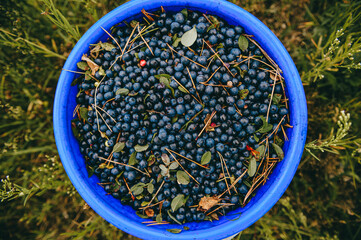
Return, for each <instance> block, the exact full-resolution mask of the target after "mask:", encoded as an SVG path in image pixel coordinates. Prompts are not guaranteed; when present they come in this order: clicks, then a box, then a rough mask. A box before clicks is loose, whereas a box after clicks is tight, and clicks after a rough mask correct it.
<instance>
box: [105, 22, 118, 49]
mask: <svg viewBox="0 0 361 240" xmlns="http://www.w3.org/2000/svg"><path fill="white" fill-rule="evenodd" d="M101 29H103V31H104V32H106V33H107V34H108V35H109V37H111V38H112V39H113V40H114V42H115V43H116V44H117V45H118V47H119V50H120V51H122V48H121V47H120V45H119V43H118V41H117V40H116V39H115V38H114V37H113V35H111V34H110V33H109V32H108V31H107V30H105V28H103V27H101Z"/></svg>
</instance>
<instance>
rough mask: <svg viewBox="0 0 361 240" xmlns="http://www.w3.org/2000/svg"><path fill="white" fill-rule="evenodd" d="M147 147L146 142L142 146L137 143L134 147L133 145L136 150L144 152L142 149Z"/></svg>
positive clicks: (144, 149)
mask: <svg viewBox="0 0 361 240" xmlns="http://www.w3.org/2000/svg"><path fill="white" fill-rule="evenodd" d="M148 148H149V145H148V144H146V145H143V146H142V145H139V144H137V145H135V147H134V149H135V151H136V152H144V151H146V150H147V149H148Z"/></svg>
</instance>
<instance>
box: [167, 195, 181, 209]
mask: <svg viewBox="0 0 361 240" xmlns="http://www.w3.org/2000/svg"><path fill="white" fill-rule="evenodd" d="M183 205H184V195H183V194H178V195H177V196H176V197H175V198H173V200H172V203H171V204H170V206H171V209H172V212H175V211H177V210H178V209H179V208H180V207H182V206H183Z"/></svg>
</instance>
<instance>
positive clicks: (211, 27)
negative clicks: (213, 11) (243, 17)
mask: <svg viewBox="0 0 361 240" xmlns="http://www.w3.org/2000/svg"><path fill="white" fill-rule="evenodd" d="M209 19H210V21H211V22H212V24H211V25H210V26H209V27H208V28H207V32H209V30H211V29H213V28H218V27H219V21H218V19H217V18H216V17H214V16H209Z"/></svg>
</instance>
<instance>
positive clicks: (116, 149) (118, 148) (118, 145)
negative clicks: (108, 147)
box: [113, 142, 125, 152]
mask: <svg viewBox="0 0 361 240" xmlns="http://www.w3.org/2000/svg"><path fill="white" fill-rule="evenodd" d="M124 147H125V143H124V142H117V143H116V144H115V145H114V147H113V152H120V151H122V150H123V149H124Z"/></svg>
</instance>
